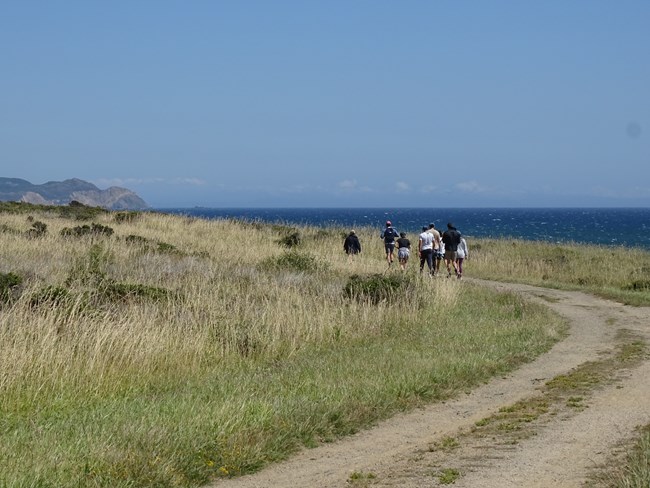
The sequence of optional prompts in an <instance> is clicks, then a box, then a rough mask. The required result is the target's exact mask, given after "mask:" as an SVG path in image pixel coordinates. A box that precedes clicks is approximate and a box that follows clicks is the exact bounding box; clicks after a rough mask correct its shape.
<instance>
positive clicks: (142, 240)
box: [126, 234, 149, 246]
mask: <svg viewBox="0 0 650 488" xmlns="http://www.w3.org/2000/svg"><path fill="white" fill-rule="evenodd" d="M126 242H127V243H128V244H136V245H140V246H146V245H148V244H149V239H147V238H146V237H142V236H139V235H136V234H130V235H128V236H126Z"/></svg>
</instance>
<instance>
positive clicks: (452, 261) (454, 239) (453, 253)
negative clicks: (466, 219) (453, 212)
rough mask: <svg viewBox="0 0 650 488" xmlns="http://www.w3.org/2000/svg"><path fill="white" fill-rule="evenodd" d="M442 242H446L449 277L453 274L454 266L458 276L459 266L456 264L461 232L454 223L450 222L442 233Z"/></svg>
mask: <svg viewBox="0 0 650 488" xmlns="http://www.w3.org/2000/svg"><path fill="white" fill-rule="evenodd" d="M442 242H444V243H445V265H446V266H447V278H449V277H450V276H451V267H452V266H453V268H454V273H456V276H458V267H457V264H456V257H457V252H458V245H459V244H460V232H458V229H456V227H454V224H452V223H451V222H449V223H448V224H447V230H446V231H444V232H443V233H442Z"/></svg>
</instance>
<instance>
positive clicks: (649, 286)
mask: <svg viewBox="0 0 650 488" xmlns="http://www.w3.org/2000/svg"><path fill="white" fill-rule="evenodd" d="M623 289H625V290H634V291H650V280H634V281H633V282H632V283H629V284H628V285H626V286H625V287H624V288H623Z"/></svg>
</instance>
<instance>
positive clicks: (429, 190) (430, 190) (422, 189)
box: [420, 185, 438, 193]
mask: <svg viewBox="0 0 650 488" xmlns="http://www.w3.org/2000/svg"><path fill="white" fill-rule="evenodd" d="M437 190H438V187H437V186H435V185H425V186H422V187H420V193H433V192H435V191H437Z"/></svg>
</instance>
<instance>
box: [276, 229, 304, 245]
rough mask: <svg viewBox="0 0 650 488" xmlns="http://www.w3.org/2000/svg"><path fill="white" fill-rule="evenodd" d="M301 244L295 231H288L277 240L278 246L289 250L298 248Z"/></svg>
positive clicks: (298, 234)
mask: <svg viewBox="0 0 650 488" xmlns="http://www.w3.org/2000/svg"><path fill="white" fill-rule="evenodd" d="M301 242H302V236H301V235H300V232H299V231H297V230H296V229H289V231H287V233H286V234H285V235H284V236H282V237H280V239H279V240H278V244H280V245H281V246H284V247H287V248H289V249H292V248H294V247H296V246H299V245H300V243H301Z"/></svg>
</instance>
